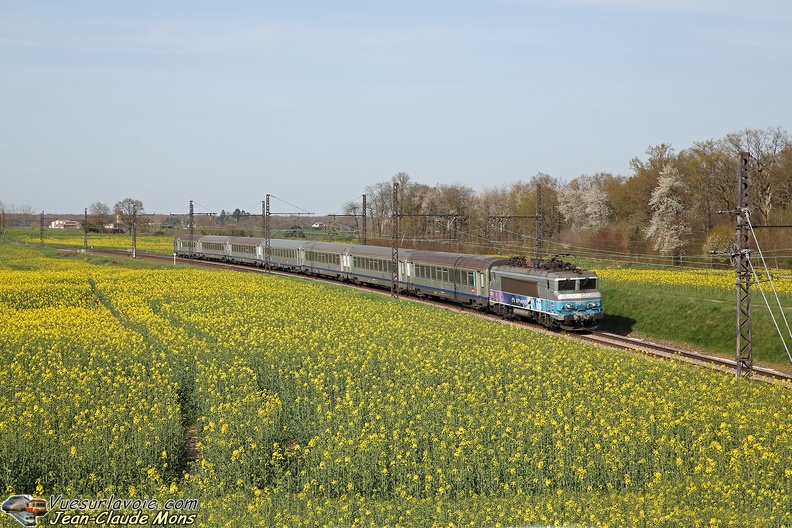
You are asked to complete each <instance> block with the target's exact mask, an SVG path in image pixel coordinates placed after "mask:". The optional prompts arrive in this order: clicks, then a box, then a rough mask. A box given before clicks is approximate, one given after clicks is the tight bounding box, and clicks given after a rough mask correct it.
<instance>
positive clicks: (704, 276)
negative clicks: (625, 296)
mask: <svg viewBox="0 0 792 528" xmlns="http://www.w3.org/2000/svg"><path fill="white" fill-rule="evenodd" d="M757 265H758V264H757ZM596 271H597V275H598V276H599V277H600V280H601V281H605V282H629V283H637V284H651V285H655V286H670V287H674V288H680V287H681V288H686V289H690V288H702V289H703V288H718V289H725V290H734V289H735V283H736V277H735V273H734V271H719V270H693V269H684V270H669V269H662V270H646V269H627V268H604V269H597V270H596ZM788 276H789V273H788V272H784V273H781V272H778V271H775V272H771V277H772V278H773V282H774V284H775V287H776V290H777V291H778V292H779V293H792V279H789V278H787V277H788ZM757 277H758V278H759V280H761V281H762V282H763V284H762V287H763V289H765V290H766V291H768V292H769V291H770V285H769V284H767V283H766V281H767V275H766V274H765V273H764V271H761V270H759V271H757ZM752 281H753V282H754V287H756V282H755V280H754V279H752Z"/></svg>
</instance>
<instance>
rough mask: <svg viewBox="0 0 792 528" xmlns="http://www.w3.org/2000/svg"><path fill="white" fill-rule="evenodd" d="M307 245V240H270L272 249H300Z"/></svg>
mask: <svg viewBox="0 0 792 528" xmlns="http://www.w3.org/2000/svg"><path fill="white" fill-rule="evenodd" d="M262 240H263V239H262ZM305 244H307V242H306V241H305V240H294V239H286V238H270V247H271V248H278V249H300V248H301V247H303V246H304V245H305Z"/></svg>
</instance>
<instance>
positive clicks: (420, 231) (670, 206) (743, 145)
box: [344, 127, 792, 261]
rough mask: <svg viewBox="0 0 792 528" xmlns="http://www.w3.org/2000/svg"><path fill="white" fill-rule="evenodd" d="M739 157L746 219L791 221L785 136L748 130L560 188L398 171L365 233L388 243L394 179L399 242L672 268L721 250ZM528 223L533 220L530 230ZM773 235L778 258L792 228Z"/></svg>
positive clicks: (375, 193)
mask: <svg viewBox="0 0 792 528" xmlns="http://www.w3.org/2000/svg"><path fill="white" fill-rule="evenodd" d="M741 152H748V153H749V154H750V156H751V165H750V178H751V184H750V185H751V186H750V206H751V222H752V223H753V224H754V225H771V224H790V223H792V222H790V221H789V220H790V216H792V210H791V209H790V198H792V138H790V136H789V134H788V133H787V132H786V131H785V130H783V129H782V128H780V127H770V128H766V129H750V128H747V129H745V130H742V131H740V132H735V133H730V134H727V135H726V136H725V137H723V138H721V139H710V140H706V141H700V142H696V143H694V144H693V145H692V146H690V147H688V148H685V149H682V150H680V151H676V149H674V148H673V147H672V146H671V145H669V144H665V143H661V144H659V145H655V146H651V147H649V148H648V149H647V150H646V153H645V154H646V155H645V157H635V158H633V159H632V160H631V161H630V169H631V174H630V175H629V176H624V175H615V174H612V173H607V172H599V173H595V174H592V175H581V176H579V177H576V178H574V179H573V180H571V181H568V182H562V181H561V180H559V179H558V178H554V177H552V176H550V175H548V174H544V173H541V172H540V173H537V174H535V175H534V176H532V177H530V178H529V179H528V181H518V182H514V183H511V184H509V185H505V186H501V187H495V188H484V189H482V190H478V191H477V190H475V189H473V188H471V187H468V186H465V185H446V184H437V185H434V186H430V185H426V184H423V183H417V182H414V181H412V179H411V178H410V176H409V174H407V173H403V172H399V173H397V174H395V175H394V176H393V177H392V178H391V179H390V180H389V181H384V182H379V183H375V184H373V185H369V186H367V187H366V188H365V193H366V198H367V205H366V209H367V211H366V216H367V227H368V231H369V233H370V235H369V236H370V237H374V238H377V237H380V238H383V239H385V238H388V237H389V236H390V229H391V221H392V214H393V210H392V202H393V183H394V182H397V183H399V187H398V189H399V194H398V202H399V206H400V208H399V211H400V215H401V216H400V235H401V237H402V238H403V240H404V242H405V243H407V244H409V243H413V244H415V245H420V244H431V243H434V245H435V247H437V246H438V245H441V244H448V243H455V244H457V245H463V246H470V248H471V250H475V249H476V248H478V250H479V251H481V250H482V249H491V250H496V249H497V248H498V246H506V247H509V246H514V247H515V248H516V245H518V244H522V246H523V248H525V249H527V248H528V247H529V246H531V245H532V244H535V243H536V238H537V236H539V237H540V238H541V239H542V243H543V244H544V245H545V247H546V248H547V250H549V251H556V250H558V251H563V250H564V249H571V250H573V251H574V250H575V249H579V250H585V251H595V252H600V253H602V254H603V255H606V254H608V253H612V254H614V255H620V256H629V255H653V254H654V255H665V256H669V257H672V258H675V259H676V260H677V261H679V260H680V259H681V258H682V257H686V256H692V255H704V254H709V252H711V251H717V252H728V251H729V249H730V246H731V243H732V242H733V241H734V233H735V220H734V210H735V207H736V200H737V176H736V175H737V167H738V159H739V155H740V153H741ZM361 208H362V204H361V203H360V202H350V203H347V204H346V205H345V207H344V212H345V214H349V215H360V214H361ZM719 211H722V212H726V213H723V214H720V215H719V214H718V212H719ZM536 216H541V223H540V225H538V226H537V219H536ZM358 223H359V224H360V217H359V216H358ZM537 228H538V229H539V232H537ZM763 233H767V231H764V232H763ZM780 233H781V231H777V232H776V233H775V236H773V237H769V236H768V235H766V234H765V235H764V238H765V239H767V240H768V243H769V244H770V245H771V246H773V248H775V249H777V250H778V251H783V250H784V249H789V246H790V243H792V236H791V233H792V230H784V231H783V234H780ZM551 248H552V249H551ZM763 249H764V247H763ZM526 252H527V251H526ZM789 252H790V251H788V253H789Z"/></svg>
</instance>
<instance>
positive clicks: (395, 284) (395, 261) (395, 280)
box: [391, 181, 400, 299]
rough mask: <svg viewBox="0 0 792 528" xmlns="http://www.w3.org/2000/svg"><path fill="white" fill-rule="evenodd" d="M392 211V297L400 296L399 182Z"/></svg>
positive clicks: (395, 188)
mask: <svg viewBox="0 0 792 528" xmlns="http://www.w3.org/2000/svg"><path fill="white" fill-rule="evenodd" d="M392 206H393V209H392V211H391V272H392V275H391V297H393V298H394V299H395V298H397V297H398V296H399V216H400V215H399V182H396V181H395V182H393V203H392Z"/></svg>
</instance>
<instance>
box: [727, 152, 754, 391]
mask: <svg viewBox="0 0 792 528" xmlns="http://www.w3.org/2000/svg"><path fill="white" fill-rule="evenodd" d="M750 157H751V155H750V154H749V153H748V152H741V153H740V162H739V166H738V168H737V241H736V243H735V244H734V251H733V253H732V258H733V260H734V262H735V264H736V266H737V377H738V378H740V377H742V376H745V377H749V376H750V375H751V372H752V370H753V343H752V337H753V336H752V328H751V326H752V325H751V250H750V245H749V243H750V233H751V229H750V228H751V226H750V209H749V206H748V204H749V202H748V187H749V184H750V175H749V173H748V162H749V160H750Z"/></svg>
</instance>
